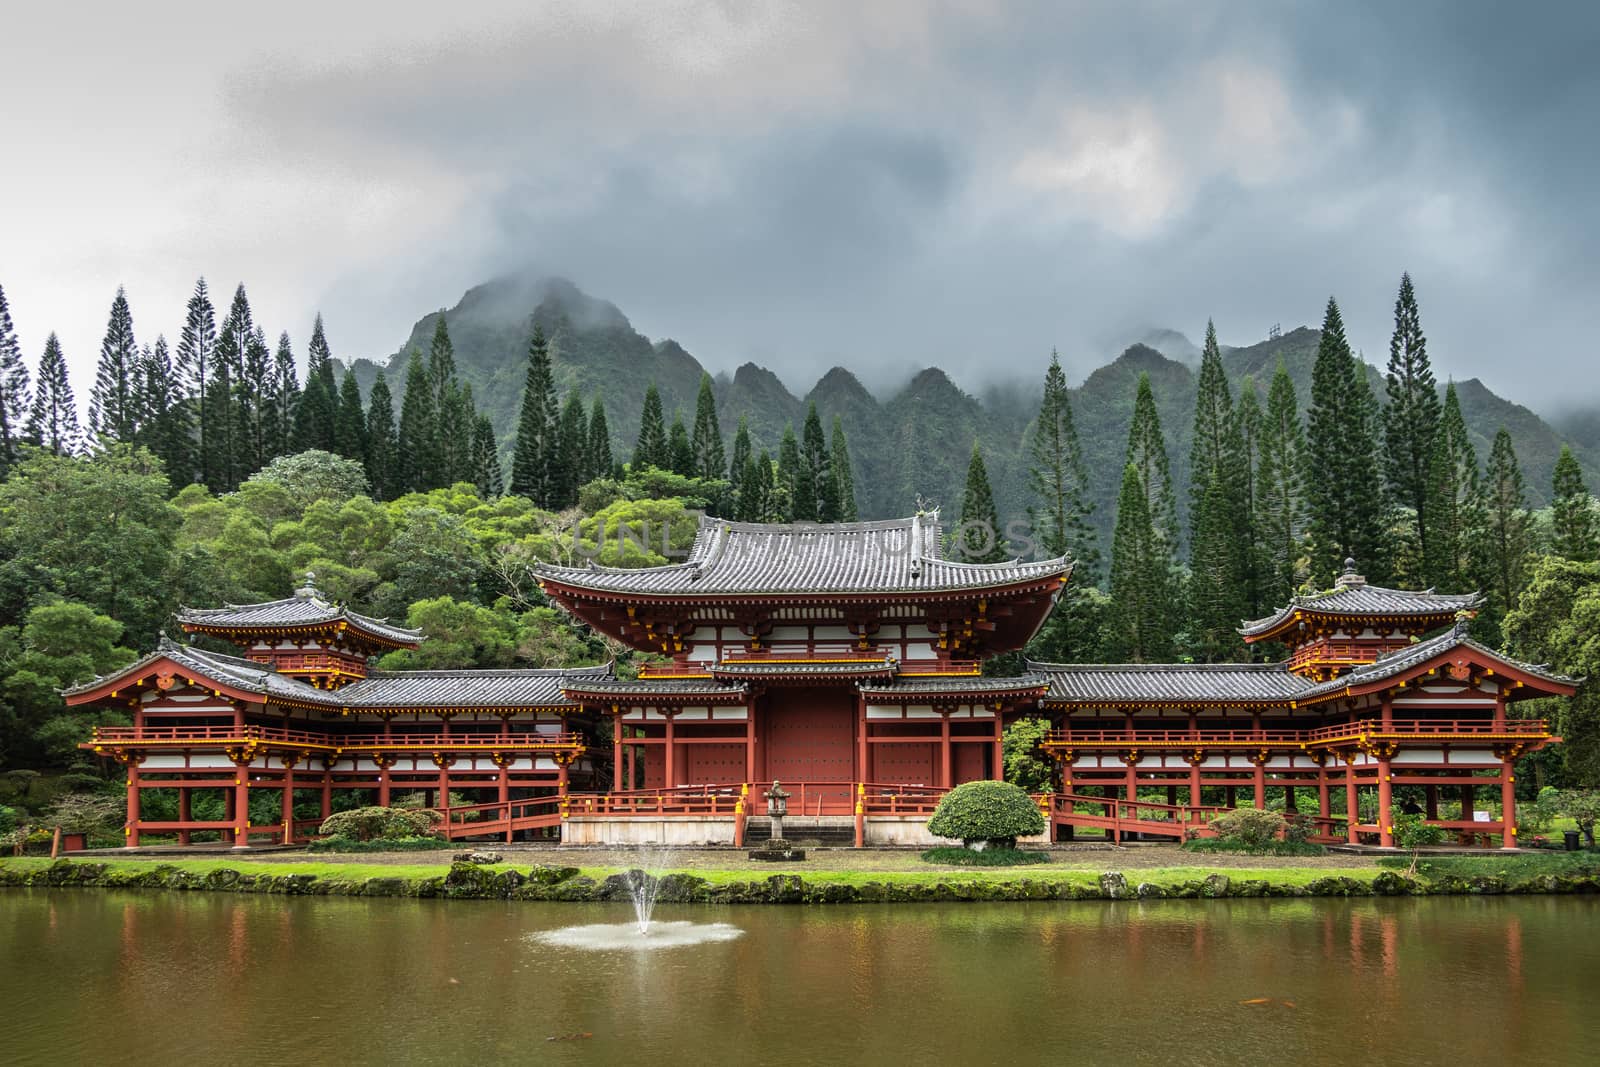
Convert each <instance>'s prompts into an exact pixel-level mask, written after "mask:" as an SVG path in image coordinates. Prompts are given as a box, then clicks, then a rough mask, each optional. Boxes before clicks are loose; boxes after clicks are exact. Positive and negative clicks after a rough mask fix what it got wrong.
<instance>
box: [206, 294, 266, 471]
mask: <svg viewBox="0 0 1600 1067" xmlns="http://www.w3.org/2000/svg"><path fill="white" fill-rule="evenodd" d="M254 337H255V322H254V321H253V319H252V317H251V313H250V298H249V296H248V295H246V293H245V290H244V285H243V284H242V283H241V284H240V285H239V287H238V288H237V289H235V290H234V293H233V303H232V304H231V305H230V306H229V308H228V314H227V317H226V318H224V319H223V320H222V328H221V329H219V330H218V331H217V346H216V352H215V356H214V359H213V368H212V375H211V385H210V388H209V389H208V391H207V397H206V404H205V413H206V414H205V417H206V419H207V420H208V421H209V424H210V428H209V429H208V430H207V431H206V434H205V437H206V441H207V447H208V448H209V449H210V450H211V454H212V457H213V459H214V462H213V463H212V465H211V478H212V481H211V483H210V488H211V490H212V491H213V492H219V493H225V492H232V491H233V490H234V489H236V488H238V486H239V482H240V481H242V480H243V478H244V476H245V475H246V474H247V473H249V471H248V470H247V469H246V468H247V467H249V459H248V456H247V452H248V449H247V444H246V437H247V429H248V428H247V422H246V417H245V410H244V407H243V405H242V404H241V403H240V400H239V391H240V389H241V383H242V381H243V379H244V373H245V358H246V355H247V353H248V352H249V350H250V345H251V342H252V340H253V339H254Z"/></svg>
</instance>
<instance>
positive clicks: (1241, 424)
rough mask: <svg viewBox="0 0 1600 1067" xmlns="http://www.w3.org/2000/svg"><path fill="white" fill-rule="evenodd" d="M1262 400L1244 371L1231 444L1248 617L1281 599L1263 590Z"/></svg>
mask: <svg viewBox="0 0 1600 1067" xmlns="http://www.w3.org/2000/svg"><path fill="white" fill-rule="evenodd" d="M1264 417H1265V416H1263V415H1262V413H1261V400H1260V397H1259V396H1258V394H1257V393H1256V380H1255V378H1254V377H1253V376H1251V375H1248V374H1247V375H1245V377H1244V380H1243V381H1242V382H1240V383H1239V402H1238V404H1236V405H1234V409H1233V419H1234V425H1235V428H1236V432H1235V433H1234V435H1233V437H1232V447H1233V448H1235V449H1236V450H1237V454H1236V457H1235V459H1234V463H1233V466H1234V470H1235V471H1237V472H1238V475H1239V476H1240V477H1241V478H1243V479H1244V482H1243V485H1242V486H1241V487H1240V491H1239V502H1240V508H1241V515H1240V516H1239V519H1238V522H1237V524H1236V525H1237V526H1238V529H1239V539H1240V554H1241V559H1240V566H1241V567H1242V568H1243V571H1242V575H1241V585H1240V590H1239V599H1240V603H1241V604H1242V605H1243V608H1244V614H1245V617H1246V618H1251V619H1254V618H1259V617H1260V616H1261V615H1262V614H1263V613H1264V612H1265V611H1267V610H1270V609H1271V608H1273V607H1276V606H1277V604H1278V603H1279V602H1278V601H1274V602H1272V603H1270V604H1269V603H1267V598H1266V596H1265V595H1264V593H1263V590H1262V571H1261V525H1260V519H1259V517H1258V516H1257V515H1256V500H1257V499H1258V496H1259V488H1260V483H1259V479H1260V476H1261V471H1260V464H1259V461H1258V457H1259V456H1260V455H1261V423H1262V419H1263V418H1264Z"/></svg>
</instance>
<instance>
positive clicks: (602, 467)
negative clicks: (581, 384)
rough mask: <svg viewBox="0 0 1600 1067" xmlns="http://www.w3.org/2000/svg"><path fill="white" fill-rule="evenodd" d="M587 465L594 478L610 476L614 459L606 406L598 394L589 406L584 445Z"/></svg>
mask: <svg viewBox="0 0 1600 1067" xmlns="http://www.w3.org/2000/svg"><path fill="white" fill-rule="evenodd" d="M585 451H586V452H587V453H588V456H589V466H590V468H591V469H592V470H593V471H594V477H596V478H609V477H611V468H612V466H613V465H614V461H613V460H612V458H611V427H610V426H608V425H607V424H606V406H605V404H603V403H601V401H600V397H599V395H598V394H596V395H595V398H594V403H593V404H591V405H590V406H589V442H588V444H587V445H586V446H585Z"/></svg>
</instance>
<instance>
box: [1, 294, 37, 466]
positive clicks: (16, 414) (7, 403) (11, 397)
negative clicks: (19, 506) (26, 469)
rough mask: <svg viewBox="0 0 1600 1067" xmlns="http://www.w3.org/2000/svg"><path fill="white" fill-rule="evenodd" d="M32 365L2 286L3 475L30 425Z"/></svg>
mask: <svg viewBox="0 0 1600 1067" xmlns="http://www.w3.org/2000/svg"><path fill="white" fill-rule="evenodd" d="M29 406H30V394H29V390H28V365H27V363H25V362H24V361H23V359H22V346H21V345H19V344H18V343H17V331H16V327H15V326H14V325H13V324H12V322H11V308H10V306H9V305H7V304H6V291H5V289H3V288H0V478H4V477H5V474H6V472H7V471H8V470H10V469H11V465H12V464H13V463H15V462H16V460H17V445H18V444H19V443H20V442H21V441H22V435H23V431H24V430H25V429H26V428H27V425H28V409H29Z"/></svg>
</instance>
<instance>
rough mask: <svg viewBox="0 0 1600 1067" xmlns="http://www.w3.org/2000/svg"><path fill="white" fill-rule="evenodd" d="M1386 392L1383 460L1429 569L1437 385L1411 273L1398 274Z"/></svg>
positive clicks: (1394, 492) (1437, 414) (1437, 419)
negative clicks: (1430, 478) (1410, 515)
mask: <svg viewBox="0 0 1600 1067" xmlns="http://www.w3.org/2000/svg"><path fill="white" fill-rule="evenodd" d="M1384 388H1385V391H1386V392H1387V393H1388V396H1389V404H1388V407H1387V408H1385V409H1384V412H1383V460H1384V472H1385V474H1386V475H1387V476H1388V483H1389V489H1390V491H1391V492H1392V493H1393V494H1394V498H1395V501H1396V502H1397V503H1398V504H1399V505H1400V506H1401V507H1404V508H1410V509H1411V511H1412V513H1413V515H1414V516H1415V517H1414V518H1413V519H1412V523H1413V528H1414V530H1415V532H1416V539H1417V543H1418V544H1419V545H1421V546H1422V547H1423V560H1422V567H1423V573H1425V574H1426V573H1428V571H1429V564H1428V558H1427V546H1428V544H1429V543H1430V537H1429V534H1428V474H1429V467H1430V465H1431V464H1432V462H1433V446H1434V439H1435V438H1436V437H1437V436H1438V433H1439V419H1440V409H1439V384H1438V382H1437V381H1435V380H1434V377H1433V367H1432V365H1431V364H1430V363H1429V362H1428V340H1427V338H1426V337H1424V336H1423V334H1422V317H1421V314H1420V313H1419V312H1418V310H1417V294H1416V292H1415V290H1413V289H1412V287H1411V275H1410V274H1402V275H1401V276H1400V293H1399V295H1398V296H1397V297H1396V298H1395V302H1394V334H1393V335H1392V336H1391V337H1390V338H1389V368H1388V373H1387V374H1386V375H1385V378H1384Z"/></svg>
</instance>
